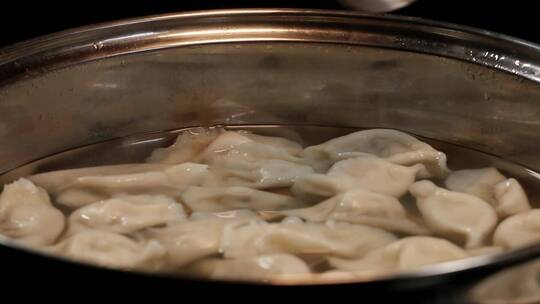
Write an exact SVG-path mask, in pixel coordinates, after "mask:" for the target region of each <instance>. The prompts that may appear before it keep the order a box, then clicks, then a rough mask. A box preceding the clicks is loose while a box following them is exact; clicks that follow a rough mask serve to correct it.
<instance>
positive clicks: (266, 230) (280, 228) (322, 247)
mask: <svg viewBox="0 0 540 304" xmlns="http://www.w3.org/2000/svg"><path fill="white" fill-rule="evenodd" d="M395 240H396V237H395V236H394V235H393V234H391V233H388V232H385V231H383V230H380V229H377V228H372V227H369V226H363V225H351V224H347V223H328V224H315V223H266V222H262V221H251V222H249V223H242V224H239V225H231V226H228V227H227V228H226V229H225V230H224V233H223V238H222V243H221V244H222V245H221V246H222V249H223V253H224V256H225V257H226V258H242V257H249V256H258V255H265V254H276V253H290V254H295V255H319V256H320V255H332V256H340V257H348V258H354V257H359V256H362V255H363V254H365V253H366V252H368V251H370V250H373V249H375V248H378V247H381V246H384V245H386V244H388V243H390V242H393V241H395Z"/></svg>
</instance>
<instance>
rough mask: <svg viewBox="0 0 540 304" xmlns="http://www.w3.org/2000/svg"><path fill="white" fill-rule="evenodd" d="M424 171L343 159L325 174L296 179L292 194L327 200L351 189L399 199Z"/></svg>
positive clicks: (377, 161)
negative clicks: (314, 196) (313, 196)
mask: <svg viewBox="0 0 540 304" xmlns="http://www.w3.org/2000/svg"><path fill="white" fill-rule="evenodd" d="M422 168H424V166H423V165H421V164H417V165H414V166H412V167H405V166H401V165H396V164H394V163H391V162H388V161H386V160H384V159H381V158H378V157H372V156H364V157H357V158H351V159H346V160H342V161H339V162H337V163H336V164H334V165H333V166H332V167H331V168H330V170H329V171H328V173H327V174H312V175H306V176H304V177H300V178H298V179H297V180H296V182H295V183H294V185H293V187H292V191H293V192H294V193H296V194H297V195H299V196H300V197H306V195H308V196H309V195H310V194H311V195H316V196H321V197H330V196H333V195H335V194H338V193H341V192H345V191H347V190H353V189H363V190H368V191H371V192H376V193H382V194H387V195H391V196H395V197H400V196H402V195H403V194H405V193H407V190H408V188H409V186H410V185H411V184H412V183H414V181H415V179H416V176H417V173H418V172H419V171H421V170H422Z"/></svg>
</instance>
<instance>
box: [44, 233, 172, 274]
mask: <svg viewBox="0 0 540 304" xmlns="http://www.w3.org/2000/svg"><path fill="white" fill-rule="evenodd" d="M48 251H49V252H51V253H56V254H59V255H61V256H64V257H67V258H69V259H73V260H75V261H81V262H86V263H91V264H95V265H98V266H103V267H109V268H121V269H144V270H156V269H157V268H158V267H160V260H161V259H162V258H163V256H164V255H165V249H164V248H163V246H161V244H160V243H159V242H157V241H148V242H136V241H134V240H132V239H130V238H128V237H126V236H123V235H120V234H116V233H113V232H109V231H102V230H84V231H81V232H79V233H77V234H75V235H73V236H71V237H69V238H67V239H65V240H63V241H61V242H60V243H58V244H57V245H55V246H54V247H52V248H50V249H49V250H48Z"/></svg>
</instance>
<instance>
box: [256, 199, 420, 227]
mask: <svg viewBox="0 0 540 304" xmlns="http://www.w3.org/2000/svg"><path fill="white" fill-rule="evenodd" d="M276 214H277V215H289V216H298V217H300V218H303V219H305V220H308V221H311V222H326V221H327V220H335V221H343V222H348V223H353V224H363V225H368V226H373V227H377V228H381V229H384V230H389V231H394V232H401V233H407V234H428V233H429V231H427V230H426V229H425V228H423V227H421V226H420V225H418V224H417V223H415V222H414V221H412V220H410V219H408V218H407V213H406V211H405V208H403V206H402V205H401V203H400V202H399V201H398V200H397V199H396V198H395V197H393V196H389V195H385V194H379V193H375V192H371V191H366V190H361V189H358V190H349V191H347V192H344V193H342V194H339V195H336V196H334V197H332V198H330V199H328V200H326V201H324V202H321V203H319V204H317V205H315V206H312V207H307V208H302V209H289V210H283V211H274V212H268V213H266V215H267V216H271V215H276Z"/></svg>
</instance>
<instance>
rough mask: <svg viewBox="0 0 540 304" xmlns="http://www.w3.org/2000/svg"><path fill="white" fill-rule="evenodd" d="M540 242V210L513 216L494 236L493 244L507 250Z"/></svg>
mask: <svg viewBox="0 0 540 304" xmlns="http://www.w3.org/2000/svg"><path fill="white" fill-rule="evenodd" d="M536 242H540V209H533V210H529V211H525V212H523V213H519V214H516V215H512V216H511V217H509V218H507V219H505V220H504V221H502V222H501V223H500V224H499V226H497V229H495V233H494V234H493V244H494V245H497V246H502V247H505V248H507V249H510V248H515V247H521V246H525V245H530V244H533V243H536Z"/></svg>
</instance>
